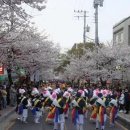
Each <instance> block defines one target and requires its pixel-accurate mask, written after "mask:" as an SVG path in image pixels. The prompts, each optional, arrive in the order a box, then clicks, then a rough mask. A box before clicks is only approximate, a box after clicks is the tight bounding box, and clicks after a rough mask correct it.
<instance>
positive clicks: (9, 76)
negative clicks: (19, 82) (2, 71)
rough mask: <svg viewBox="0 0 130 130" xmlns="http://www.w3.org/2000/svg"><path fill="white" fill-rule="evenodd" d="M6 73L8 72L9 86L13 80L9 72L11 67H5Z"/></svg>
mask: <svg viewBox="0 0 130 130" xmlns="http://www.w3.org/2000/svg"><path fill="white" fill-rule="evenodd" d="M7 74H8V81H9V86H11V85H12V84H13V80H12V74H11V69H10V68H9V69H7Z"/></svg>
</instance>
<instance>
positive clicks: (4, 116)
mask: <svg viewBox="0 0 130 130" xmlns="http://www.w3.org/2000/svg"><path fill="white" fill-rule="evenodd" d="M14 112H15V109H12V110H11V111H9V112H7V113H6V114H4V115H3V116H1V117H0V122H2V121H4V120H5V119H7V118H8V117H9V116H11V115H12V114H13V113H14Z"/></svg>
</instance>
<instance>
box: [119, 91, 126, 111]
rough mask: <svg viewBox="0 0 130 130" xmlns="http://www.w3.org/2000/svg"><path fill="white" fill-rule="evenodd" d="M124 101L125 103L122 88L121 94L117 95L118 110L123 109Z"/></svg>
mask: <svg viewBox="0 0 130 130" xmlns="http://www.w3.org/2000/svg"><path fill="white" fill-rule="evenodd" d="M124 103H125V95H124V90H122V92H121V96H120V97H119V111H120V112H123V111H124Z"/></svg>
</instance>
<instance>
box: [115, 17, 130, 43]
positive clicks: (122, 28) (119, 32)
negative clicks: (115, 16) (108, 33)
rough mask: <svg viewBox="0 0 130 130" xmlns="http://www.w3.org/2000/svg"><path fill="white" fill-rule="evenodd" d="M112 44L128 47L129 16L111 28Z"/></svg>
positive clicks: (129, 38)
mask: <svg viewBox="0 0 130 130" xmlns="http://www.w3.org/2000/svg"><path fill="white" fill-rule="evenodd" d="M113 44H127V45H130V16H129V17H127V18H125V19H123V20H122V21H120V22H119V23H117V24H116V25H115V26H114V27H113Z"/></svg>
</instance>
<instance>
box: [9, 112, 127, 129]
mask: <svg viewBox="0 0 130 130" xmlns="http://www.w3.org/2000/svg"><path fill="white" fill-rule="evenodd" d="M29 115H30V116H29V118H28V120H27V121H28V123H27V124H24V123H22V122H21V121H19V120H17V119H16V120H14V122H13V123H12V125H11V126H10V128H9V129H8V130H53V125H52V124H48V123H46V122H45V118H46V115H43V118H42V119H41V123H40V124H35V123H34V121H33V116H32V115H31V114H29ZM65 126H66V127H65V130H76V129H75V126H74V125H73V124H72V122H71V118H69V119H67V120H66V123H65ZM84 130H95V123H93V122H91V121H89V118H88V119H85V125H84ZM105 130H127V129H124V128H122V127H121V126H120V124H119V125H116V126H115V127H114V128H110V127H109V122H108V121H107V123H106V128H105Z"/></svg>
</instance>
